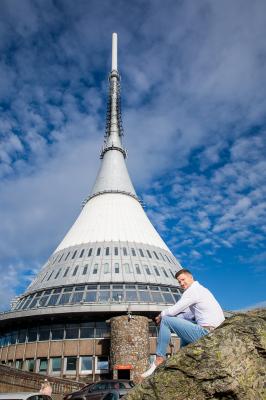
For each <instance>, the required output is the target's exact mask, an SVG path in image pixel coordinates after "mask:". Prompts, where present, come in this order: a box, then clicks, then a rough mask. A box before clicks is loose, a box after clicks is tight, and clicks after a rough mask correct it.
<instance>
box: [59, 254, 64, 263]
mask: <svg viewBox="0 0 266 400" xmlns="http://www.w3.org/2000/svg"><path fill="white" fill-rule="evenodd" d="M63 256H64V253H62V255H61V257H60V258H59V260H58V262H59V263H60V261H61V260H62V258H63Z"/></svg>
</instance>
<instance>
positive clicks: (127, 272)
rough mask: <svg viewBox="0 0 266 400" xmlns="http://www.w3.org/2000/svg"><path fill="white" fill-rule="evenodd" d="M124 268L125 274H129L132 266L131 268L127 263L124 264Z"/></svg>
mask: <svg viewBox="0 0 266 400" xmlns="http://www.w3.org/2000/svg"><path fill="white" fill-rule="evenodd" d="M124 269H125V272H126V274H131V272H132V268H131V265H130V264H128V263H126V264H124Z"/></svg>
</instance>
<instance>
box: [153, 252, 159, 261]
mask: <svg viewBox="0 0 266 400" xmlns="http://www.w3.org/2000/svg"><path fill="white" fill-rule="evenodd" d="M153 254H154V255H155V257H156V258H157V260H159V257H158V254H157V253H156V251H154V252H153Z"/></svg>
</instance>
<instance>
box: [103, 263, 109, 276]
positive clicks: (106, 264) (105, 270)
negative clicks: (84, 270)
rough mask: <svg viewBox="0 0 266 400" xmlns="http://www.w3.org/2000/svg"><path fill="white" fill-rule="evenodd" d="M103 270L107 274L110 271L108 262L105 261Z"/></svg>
mask: <svg viewBox="0 0 266 400" xmlns="http://www.w3.org/2000/svg"><path fill="white" fill-rule="evenodd" d="M103 272H104V274H108V273H109V272H110V268H109V264H108V263H105V264H104V266H103Z"/></svg>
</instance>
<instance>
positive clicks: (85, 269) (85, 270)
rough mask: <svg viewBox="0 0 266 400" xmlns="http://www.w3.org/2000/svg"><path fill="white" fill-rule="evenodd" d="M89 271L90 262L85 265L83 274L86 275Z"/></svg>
mask: <svg viewBox="0 0 266 400" xmlns="http://www.w3.org/2000/svg"><path fill="white" fill-rule="evenodd" d="M87 271H88V264H86V265H84V267H83V271H82V275H86V273H87Z"/></svg>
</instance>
